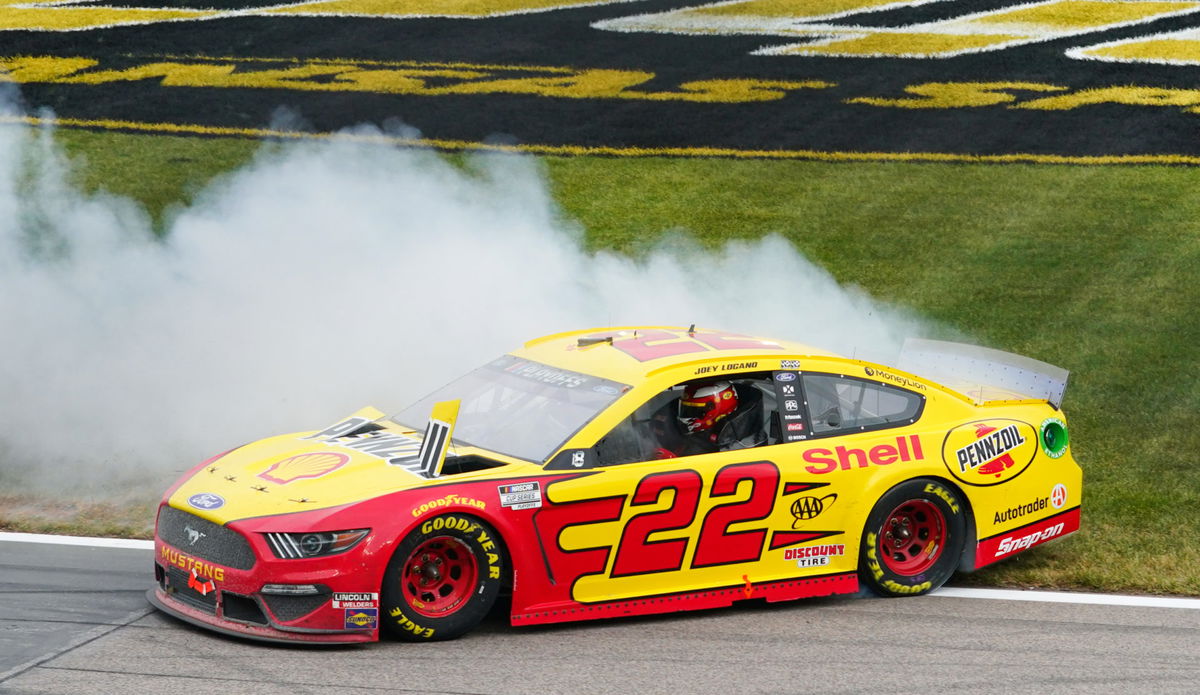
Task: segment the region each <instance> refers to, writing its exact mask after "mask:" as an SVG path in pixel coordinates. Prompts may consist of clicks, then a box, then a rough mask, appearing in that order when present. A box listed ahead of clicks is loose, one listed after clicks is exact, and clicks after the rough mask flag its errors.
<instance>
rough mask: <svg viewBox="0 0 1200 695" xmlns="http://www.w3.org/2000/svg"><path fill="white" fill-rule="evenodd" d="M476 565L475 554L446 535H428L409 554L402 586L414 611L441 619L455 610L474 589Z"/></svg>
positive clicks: (477, 571)
mask: <svg viewBox="0 0 1200 695" xmlns="http://www.w3.org/2000/svg"><path fill="white" fill-rule="evenodd" d="M478 576H479V567H478V565H477V564H476V562H475V554H474V553H472V552H471V549H470V548H468V547H467V546H466V545H465V544H463V542H462V541H460V540H458V539H457V538H452V537H449V536H442V537H439V538H431V539H429V540H427V541H425V542H424V543H422V544H421V545H419V546H417V548H416V550H413V551H412V553H410V554H409V556H408V561H407V562H405V563H404V576H403V577H401V579H400V581H401V585H402V586H401V589H402V590H403V591H404V598H405V600H406V601H408V605H409V606H411V607H412V609H413V610H414V611H416V612H417V613H420V614H421V615H423V616H426V617H429V618H442V617H445V616H447V615H449V614H451V613H453V612H454V611H456V610H458V609H459V607H461V606H462V604H464V603H466V601H467V599H469V598H470V597H471V594H472V592H473V591H474V590H475V584H476V580H477V578H478Z"/></svg>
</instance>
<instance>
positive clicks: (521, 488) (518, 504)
mask: <svg viewBox="0 0 1200 695" xmlns="http://www.w3.org/2000/svg"><path fill="white" fill-rule="evenodd" d="M496 491H497V492H498V493H500V506H501V507H506V508H508V509H537V508H538V507H540V506H542V488H541V483H539V482H537V481H534V482H530V483H516V484H514V485H500V486H498V487H497V488H496Z"/></svg>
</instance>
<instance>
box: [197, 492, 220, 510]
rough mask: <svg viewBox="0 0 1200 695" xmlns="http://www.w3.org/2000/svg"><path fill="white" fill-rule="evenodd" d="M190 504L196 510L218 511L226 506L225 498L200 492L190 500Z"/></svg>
mask: <svg viewBox="0 0 1200 695" xmlns="http://www.w3.org/2000/svg"><path fill="white" fill-rule="evenodd" d="M188 504H190V505H192V506H193V507H195V508H196V509H216V508H218V507H220V506H222V505H224V504H225V498H224V497H221V496H220V495H214V494H213V493H211V492H199V493H196V494H194V495H192V496H191V497H189V498H188Z"/></svg>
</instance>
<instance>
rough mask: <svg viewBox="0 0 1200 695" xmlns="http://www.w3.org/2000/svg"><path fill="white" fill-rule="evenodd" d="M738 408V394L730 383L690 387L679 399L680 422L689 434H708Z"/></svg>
mask: <svg viewBox="0 0 1200 695" xmlns="http://www.w3.org/2000/svg"><path fill="white" fill-rule="evenodd" d="M737 407H738V399H737V393H735V392H734V390H733V384H731V383H729V382H728V381H718V382H717V383H715V384H705V385H702V386H700V385H689V386H688V387H687V388H686V389H684V391H683V398H680V399H679V422H680V424H682V425H683V427H684V429H686V430H687V432H688V434H693V433H695V432H707V431H709V430H711V429H712V428H713V426H715V425H716V424H717V423H718V422H720V421H721V420H722V419H724V418H725V417H726V416H727V415H730V414H731V413H733V411H735V410H737Z"/></svg>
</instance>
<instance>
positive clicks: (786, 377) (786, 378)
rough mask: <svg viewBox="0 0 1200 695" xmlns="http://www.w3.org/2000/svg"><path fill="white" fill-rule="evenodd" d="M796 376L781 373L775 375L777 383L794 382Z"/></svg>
mask: <svg viewBox="0 0 1200 695" xmlns="http://www.w3.org/2000/svg"><path fill="white" fill-rule="evenodd" d="M795 379H796V375H795V374H794V373H792V372H779V373H778V374H776V375H775V381H794V380H795Z"/></svg>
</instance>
